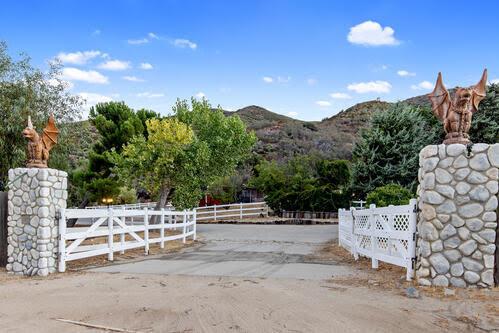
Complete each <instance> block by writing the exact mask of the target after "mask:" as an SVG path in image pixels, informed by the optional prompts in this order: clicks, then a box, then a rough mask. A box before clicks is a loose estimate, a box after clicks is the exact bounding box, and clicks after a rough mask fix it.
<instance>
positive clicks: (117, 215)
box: [59, 208, 196, 272]
mask: <svg viewBox="0 0 499 333" xmlns="http://www.w3.org/2000/svg"><path fill="white" fill-rule="evenodd" d="M137 217H139V218H140V219H141V220H142V221H143V223H142V224H141V225H136V224H135V223H134V224H133V225H132V224H130V221H131V220H132V219H133V218H137ZM151 217H155V223H154V224H152V223H151V224H150V222H151V221H150V219H151ZM71 218H76V219H80V218H83V219H92V220H95V222H93V223H92V224H91V226H90V227H73V228H67V227H66V219H71ZM153 230H158V231H159V235H157V234H156V233H151V231H153ZM178 230H181V231H180V232H179V231H178ZM166 231H172V232H171V233H170V235H166ZM139 233H140V234H142V237H141V236H139ZM115 235H119V240H118V241H115V239H114V238H115ZM126 235H129V237H128V238H129V239H128V240H127V239H126ZM189 236H192V238H193V239H194V240H195V239H196V212H195V211H169V210H164V209H163V210H160V211H155V210H148V209H147V208H145V209H143V210H129V209H125V208H122V209H119V210H116V209H112V208H108V209H61V210H60V216H59V272H64V271H65V270H66V262H67V261H71V260H77V259H81V258H88V257H93V256H97V255H102V254H107V255H108V260H111V261H112V260H113V258H114V257H113V256H114V252H117V251H120V253H124V251H125V250H128V249H133V248H138V247H144V252H145V254H146V255H147V254H148V253H149V246H150V244H154V243H160V247H161V248H164V245H165V242H167V241H171V240H175V239H182V241H183V242H184V243H185V242H186V238H187V237H189ZM85 240H88V242H90V240H91V241H92V242H93V243H95V244H83V242H84V241H85ZM100 240H102V241H103V242H99V241H100ZM88 242H87V243H88Z"/></svg>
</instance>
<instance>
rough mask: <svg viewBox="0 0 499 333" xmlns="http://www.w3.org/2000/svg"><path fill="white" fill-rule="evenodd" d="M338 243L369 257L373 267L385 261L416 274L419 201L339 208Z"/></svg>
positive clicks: (410, 274)
mask: <svg viewBox="0 0 499 333" xmlns="http://www.w3.org/2000/svg"><path fill="white" fill-rule="evenodd" d="M338 220H339V243H340V245H341V246H343V247H344V248H346V249H348V250H349V251H350V252H351V253H352V254H353V256H354V257H355V258H356V259H357V258H358V256H359V255H362V256H365V257H369V258H371V261H372V267H373V268H378V261H379V260H381V261H384V262H387V263H390V264H393V265H397V266H401V267H405V268H406V269H407V280H411V279H412V278H413V276H414V265H415V258H416V223H417V201H416V199H411V200H410V202H409V204H408V205H403V206H388V207H380V208H376V206H375V205H371V206H370V207H369V208H368V209H362V210H356V209H354V208H351V209H350V210H344V209H341V210H340V211H339V212H338Z"/></svg>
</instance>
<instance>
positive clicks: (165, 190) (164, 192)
mask: <svg viewBox="0 0 499 333" xmlns="http://www.w3.org/2000/svg"><path fill="white" fill-rule="evenodd" d="M170 190H171V189H170V187H167V186H162V187H161V189H160V191H159V199H158V202H156V207H154V210H161V208H165V206H166V203H167V201H168V195H169V194H170ZM157 217H158V216H152V218H151V224H155V223H156V220H157Z"/></svg>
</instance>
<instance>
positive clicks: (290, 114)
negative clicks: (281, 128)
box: [287, 111, 298, 117]
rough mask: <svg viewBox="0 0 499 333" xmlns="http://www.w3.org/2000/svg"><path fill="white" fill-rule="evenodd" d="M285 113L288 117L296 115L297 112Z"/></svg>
mask: <svg viewBox="0 0 499 333" xmlns="http://www.w3.org/2000/svg"><path fill="white" fill-rule="evenodd" d="M287 115H288V116H289V117H296V116H297V115H298V112H296V111H290V112H288V113H287Z"/></svg>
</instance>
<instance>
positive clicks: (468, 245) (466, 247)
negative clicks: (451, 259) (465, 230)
mask: <svg viewBox="0 0 499 333" xmlns="http://www.w3.org/2000/svg"><path fill="white" fill-rule="evenodd" d="M477 247H478V244H477V243H476V241H475V240H474V239H470V240H468V241H466V242H464V243H462V244H461V245H459V251H461V252H462V253H463V254H464V255H465V256H469V255H470V254H472V253H473V252H474V251H475V250H476V249H477Z"/></svg>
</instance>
